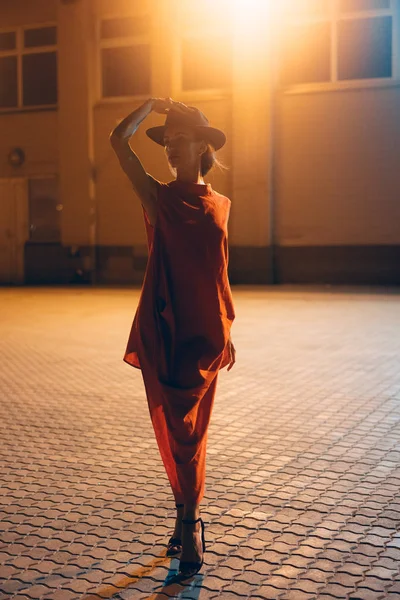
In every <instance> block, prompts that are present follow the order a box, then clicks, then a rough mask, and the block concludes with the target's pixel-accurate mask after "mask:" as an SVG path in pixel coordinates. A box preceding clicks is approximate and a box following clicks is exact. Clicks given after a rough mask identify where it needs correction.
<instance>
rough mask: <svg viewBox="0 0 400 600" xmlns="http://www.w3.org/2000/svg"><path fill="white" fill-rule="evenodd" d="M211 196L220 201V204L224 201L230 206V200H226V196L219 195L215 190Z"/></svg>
mask: <svg viewBox="0 0 400 600" xmlns="http://www.w3.org/2000/svg"><path fill="white" fill-rule="evenodd" d="M213 194H214V196H215V197H216V198H218V199H220V200H221V202H223V201H225V202H226V203H227V204H231V200H230V198H228V196H224V194H220V193H219V192H216V191H215V190H213Z"/></svg>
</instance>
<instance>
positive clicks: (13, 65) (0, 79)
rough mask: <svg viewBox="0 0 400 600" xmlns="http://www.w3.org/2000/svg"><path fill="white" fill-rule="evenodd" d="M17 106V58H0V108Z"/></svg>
mask: <svg viewBox="0 0 400 600" xmlns="http://www.w3.org/2000/svg"><path fill="white" fill-rule="evenodd" d="M17 105H18V77H17V57H16V56H2V57H0V107H2V108H5V107H8V106H17Z"/></svg>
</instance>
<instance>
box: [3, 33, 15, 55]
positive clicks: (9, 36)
mask: <svg viewBox="0 0 400 600" xmlns="http://www.w3.org/2000/svg"><path fill="white" fill-rule="evenodd" d="M16 45H17V36H16V34H15V31H4V32H2V33H0V50H15V48H16Z"/></svg>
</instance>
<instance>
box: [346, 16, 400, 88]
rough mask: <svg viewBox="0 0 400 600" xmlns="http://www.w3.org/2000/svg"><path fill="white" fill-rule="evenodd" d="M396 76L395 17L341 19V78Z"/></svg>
mask: <svg viewBox="0 0 400 600" xmlns="http://www.w3.org/2000/svg"><path fill="white" fill-rule="evenodd" d="M391 76H392V17H376V18H373V19H354V20H346V21H340V22H339V28H338V77H339V79H370V78H375V77H391Z"/></svg>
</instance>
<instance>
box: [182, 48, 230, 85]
mask: <svg viewBox="0 0 400 600" xmlns="http://www.w3.org/2000/svg"><path fill="white" fill-rule="evenodd" d="M231 61H232V47H231V39H230V38H220V39H213V40H210V39H190V40H183V42H182V88H183V89H184V90H199V89H211V88H214V89H218V88H225V87H229V86H230V85H231V80H232V65H231Z"/></svg>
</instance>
